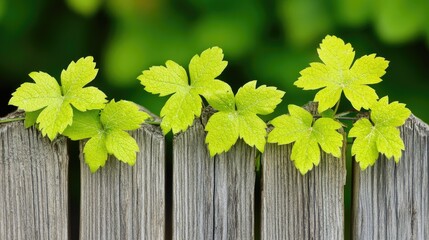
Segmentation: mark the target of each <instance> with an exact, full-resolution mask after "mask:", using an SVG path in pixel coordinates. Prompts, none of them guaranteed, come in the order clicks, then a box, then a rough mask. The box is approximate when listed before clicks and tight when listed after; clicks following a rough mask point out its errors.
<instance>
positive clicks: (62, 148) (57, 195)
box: [0, 122, 69, 240]
mask: <svg viewBox="0 0 429 240" xmlns="http://www.w3.org/2000/svg"><path fill="white" fill-rule="evenodd" d="M68 161H69V160H68V155H67V142H66V139H65V138H62V137H60V138H58V139H56V140H54V141H53V142H52V143H51V142H50V141H49V139H47V138H43V137H42V136H41V134H40V133H39V132H38V131H36V130H35V129H34V128H29V129H25V128H24V125H23V122H12V123H7V124H1V125H0V239H8V240H9V239H12V240H13V239H17V240H21V239H36V240H37V239H40V240H45V239H68V238H69V233H68V228H69V226H68Z"/></svg>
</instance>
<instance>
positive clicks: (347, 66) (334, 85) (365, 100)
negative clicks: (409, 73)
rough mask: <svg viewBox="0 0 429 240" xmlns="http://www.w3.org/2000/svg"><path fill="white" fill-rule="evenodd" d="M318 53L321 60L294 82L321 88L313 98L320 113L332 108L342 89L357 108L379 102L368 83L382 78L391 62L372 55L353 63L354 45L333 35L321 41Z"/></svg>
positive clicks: (308, 87)
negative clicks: (317, 104)
mask: <svg viewBox="0 0 429 240" xmlns="http://www.w3.org/2000/svg"><path fill="white" fill-rule="evenodd" d="M317 52H318V54H319V57H320V59H321V60H322V63H311V64H310V67H308V68H306V69H304V70H302V71H301V72H300V74H301V76H300V77H299V78H298V80H297V81H296V82H295V83H294V84H295V85H296V86H297V87H300V88H303V89H304V90H312V89H320V88H322V89H321V90H320V91H319V92H318V93H317V94H316V96H315V98H314V101H316V102H318V103H319V106H318V111H319V112H323V111H325V110H327V109H329V108H331V107H333V106H334V105H335V104H336V103H337V102H338V101H339V100H340V98H341V93H342V92H344V95H345V96H346V98H347V99H348V100H349V101H350V103H351V104H352V106H353V107H354V108H355V109H356V110H360V109H361V108H364V109H369V108H370V107H371V105H372V104H374V103H375V102H376V101H377V99H378V95H377V94H376V92H375V91H374V89H372V88H371V87H369V86H368V84H374V83H378V82H380V81H381V77H382V76H383V75H384V74H385V73H386V71H385V69H386V68H387V67H388V61H386V60H385V59H384V58H381V57H376V56H375V54H371V55H365V56H363V57H361V58H359V59H357V60H356V61H355V63H354V64H353V66H352V62H353V58H354V56H355V53H354V51H353V48H352V46H351V45H350V44H349V43H347V44H345V43H344V41H343V40H341V39H340V38H337V37H335V36H330V35H328V36H326V37H325V39H323V40H322V43H321V44H320V48H319V49H318V50H317Z"/></svg>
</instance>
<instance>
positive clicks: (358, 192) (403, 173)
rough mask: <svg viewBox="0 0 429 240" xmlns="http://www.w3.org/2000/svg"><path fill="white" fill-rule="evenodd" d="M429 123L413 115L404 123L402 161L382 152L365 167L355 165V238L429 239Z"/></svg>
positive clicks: (402, 128) (402, 130)
mask: <svg viewBox="0 0 429 240" xmlns="http://www.w3.org/2000/svg"><path fill="white" fill-rule="evenodd" d="M428 135H429V126H428V125H427V124H425V123H423V122H422V121H421V120H420V119H418V118H416V117H414V116H411V117H410V118H409V119H408V120H407V122H406V123H405V125H404V126H402V127H401V137H402V139H403V140H404V144H405V152H404V153H403V156H402V158H401V160H400V161H399V163H398V164H395V162H394V161H393V160H392V159H390V160H387V159H386V158H385V157H384V156H381V157H380V159H378V160H377V162H376V163H375V165H374V166H372V167H368V168H367V169H366V170H364V171H361V170H360V168H359V166H358V164H355V165H354V186H353V215H354V219H353V239H391V240H395V239H398V240H399V239H422V240H423V239H427V238H428V236H429V164H428V160H429V159H428V154H429V141H428Z"/></svg>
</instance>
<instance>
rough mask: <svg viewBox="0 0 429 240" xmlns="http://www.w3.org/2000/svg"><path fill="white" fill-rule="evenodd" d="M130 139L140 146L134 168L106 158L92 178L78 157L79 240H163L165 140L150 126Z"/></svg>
mask: <svg viewBox="0 0 429 240" xmlns="http://www.w3.org/2000/svg"><path fill="white" fill-rule="evenodd" d="M132 136H133V137H135V138H136V141H137V144H138V145H139V147H140V152H139V153H137V161H136V164H135V165H134V166H129V165H127V164H124V163H122V162H120V161H118V160H116V159H114V158H113V157H111V158H109V159H108V160H107V163H106V166H104V167H103V168H101V169H99V170H98V171H97V172H96V173H91V172H90V171H89V168H88V166H87V165H86V164H85V163H84V159H83V155H82V154H81V222H80V239H81V240H85V239H88V240H95V239H100V240H109V239H124V240H125V239H128V240H134V239H164V237H165V140H164V136H163V135H162V133H161V131H160V129H159V127H155V126H151V125H143V127H142V128H140V129H138V130H136V131H133V132H132ZM81 152H82V151H81Z"/></svg>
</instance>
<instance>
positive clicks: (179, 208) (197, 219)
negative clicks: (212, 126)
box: [173, 119, 214, 240]
mask: <svg viewBox="0 0 429 240" xmlns="http://www.w3.org/2000/svg"><path fill="white" fill-rule="evenodd" d="M204 140H205V134H204V127H203V125H202V123H201V120H200V119H196V120H195V121H194V124H193V125H192V126H191V127H190V128H188V130H187V131H185V132H182V133H180V134H178V135H176V136H175V137H174V140H173V239H176V240H182V239H189V240H193V239H205V240H211V239H213V228H214V222H213V219H214V202H213V199H214V198H213V197H214V159H213V158H210V155H209V152H208V149H207V147H206V144H205V142H204Z"/></svg>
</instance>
